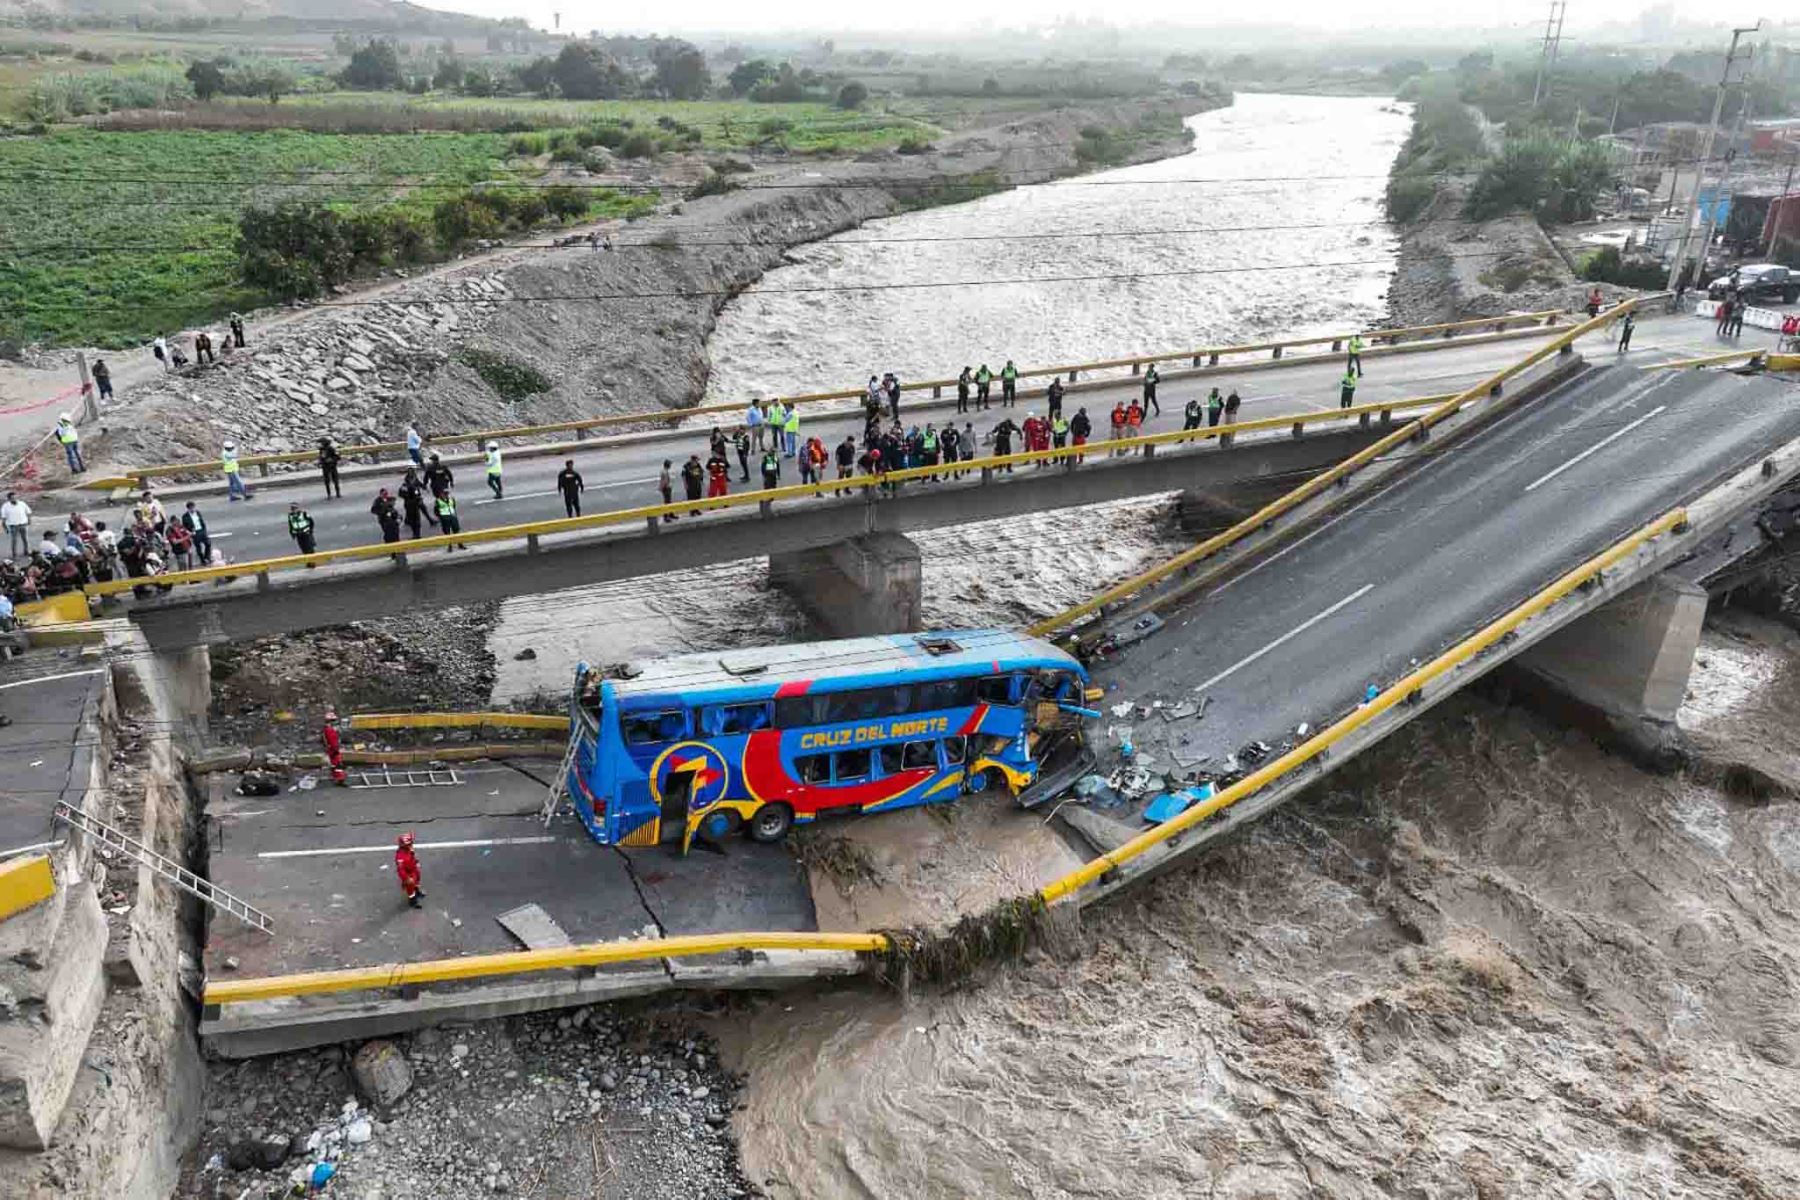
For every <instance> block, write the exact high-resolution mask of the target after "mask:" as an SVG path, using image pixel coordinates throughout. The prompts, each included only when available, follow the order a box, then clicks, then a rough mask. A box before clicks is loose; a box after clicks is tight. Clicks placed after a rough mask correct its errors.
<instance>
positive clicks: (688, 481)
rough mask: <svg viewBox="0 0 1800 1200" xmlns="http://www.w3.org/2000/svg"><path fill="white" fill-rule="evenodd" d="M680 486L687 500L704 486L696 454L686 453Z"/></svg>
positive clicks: (694, 513)
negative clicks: (686, 457) (686, 458)
mask: <svg viewBox="0 0 1800 1200" xmlns="http://www.w3.org/2000/svg"><path fill="white" fill-rule="evenodd" d="M777 403H779V401H777ZM681 486H682V487H683V488H684V489H686V491H687V498H688V499H689V500H698V499H699V498H700V491H701V489H702V488H703V487H705V486H706V468H705V467H703V466H701V465H700V456H699V455H698V454H690V455H688V460H687V461H686V462H684V463H682V464H681ZM688 515H689V516H693V517H697V516H699V515H700V510H699V509H697V508H696V509H694V511H693V512H691V513H689V514H688Z"/></svg>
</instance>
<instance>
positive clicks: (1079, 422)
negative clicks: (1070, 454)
mask: <svg viewBox="0 0 1800 1200" xmlns="http://www.w3.org/2000/svg"><path fill="white" fill-rule="evenodd" d="M1093 436H1094V422H1093V421H1091V420H1090V419H1089V418H1088V415H1087V409H1085V408H1077V409H1076V410H1075V419H1074V420H1073V421H1070V422H1069V440H1070V441H1072V442H1073V443H1074V444H1075V445H1077V446H1085V445H1087V444H1088V439H1089V438H1091V437H1093ZM1085 460H1086V456H1085V455H1081V454H1077V455H1076V456H1075V461H1076V462H1083V461H1085Z"/></svg>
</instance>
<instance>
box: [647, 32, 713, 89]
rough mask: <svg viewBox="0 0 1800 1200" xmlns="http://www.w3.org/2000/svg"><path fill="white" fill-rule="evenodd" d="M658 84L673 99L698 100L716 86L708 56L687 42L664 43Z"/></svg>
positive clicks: (658, 60) (658, 58)
mask: <svg viewBox="0 0 1800 1200" xmlns="http://www.w3.org/2000/svg"><path fill="white" fill-rule="evenodd" d="M656 86H657V87H658V88H660V89H661V90H662V94H663V95H665V96H667V97H669V99H671V100H698V99H700V98H701V97H702V96H704V95H706V93H707V90H708V89H710V88H711V87H712V72H711V71H708V70H707V69H706V56H705V55H704V54H701V53H700V51H699V50H697V49H695V48H694V47H693V46H691V45H689V44H688V43H687V42H683V41H679V40H676V41H673V42H669V43H664V44H663V45H662V46H659V47H658V48H657V52H656Z"/></svg>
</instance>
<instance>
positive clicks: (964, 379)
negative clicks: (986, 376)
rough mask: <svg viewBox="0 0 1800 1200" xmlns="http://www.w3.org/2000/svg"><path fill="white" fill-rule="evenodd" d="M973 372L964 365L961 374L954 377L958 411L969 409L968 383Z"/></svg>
mask: <svg viewBox="0 0 1800 1200" xmlns="http://www.w3.org/2000/svg"><path fill="white" fill-rule="evenodd" d="M974 374H975V373H974V372H973V371H972V370H970V369H969V368H968V367H967V366H965V367H963V369H962V374H961V375H958V376H957V377H956V411H957V412H959V413H966V412H968V411H969V383H970V380H971V378H972V377H973V375H974Z"/></svg>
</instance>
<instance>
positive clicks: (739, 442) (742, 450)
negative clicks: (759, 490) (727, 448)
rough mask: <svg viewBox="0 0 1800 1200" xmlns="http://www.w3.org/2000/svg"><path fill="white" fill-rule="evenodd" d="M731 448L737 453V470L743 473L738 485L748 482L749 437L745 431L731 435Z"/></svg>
mask: <svg viewBox="0 0 1800 1200" xmlns="http://www.w3.org/2000/svg"><path fill="white" fill-rule="evenodd" d="M731 445H732V448H733V449H735V450H736V451H737V456H738V468H739V469H740V470H742V471H743V475H742V476H741V477H740V479H739V482H740V483H749V482H750V435H749V433H748V432H746V431H745V430H742V429H740V430H738V431H737V432H736V433H734V434H732V435H731Z"/></svg>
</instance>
